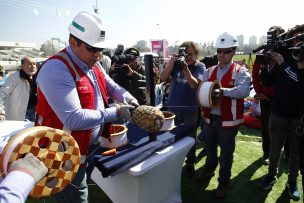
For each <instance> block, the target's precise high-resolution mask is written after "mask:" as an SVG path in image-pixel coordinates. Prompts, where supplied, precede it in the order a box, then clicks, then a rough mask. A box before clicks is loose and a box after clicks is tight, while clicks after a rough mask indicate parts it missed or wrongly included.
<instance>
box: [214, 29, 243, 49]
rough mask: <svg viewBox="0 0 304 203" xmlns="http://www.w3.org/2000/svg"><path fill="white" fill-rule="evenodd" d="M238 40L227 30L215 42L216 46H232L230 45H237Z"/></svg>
mask: <svg viewBox="0 0 304 203" xmlns="http://www.w3.org/2000/svg"><path fill="white" fill-rule="evenodd" d="M237 46H238V42H237V40H236V38H235V37H234V36H233V35H230V34H228V33H227V32H224V33H223V34H221V35H220V36H219V37H218V38H217V40H216V44H215V48H230V47H237Z"/></svg>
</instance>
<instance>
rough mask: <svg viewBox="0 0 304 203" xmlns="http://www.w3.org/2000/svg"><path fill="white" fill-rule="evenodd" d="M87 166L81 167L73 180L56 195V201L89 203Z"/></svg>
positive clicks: (59, 202)
mask: <svg viewBox="0 0 304 203" xmlns="http://www.w3.org/2000/svg"><path fill="white" fill-rule="evenodd" d="M86 180H87V175H86V168H85V167H80V168H79V170H78V172H77V173H76V176H75V177H74V179H73V181H72V182H71V183H70V184H69V185H68V186H67V187H66V188H64V190H62V191H61V192H59V193H56V194H55V195H54V199H55V202H57V203H66V202H73V203H74V202H75V203H88V196H89V193H88V185H87V182H86Z"/></svg>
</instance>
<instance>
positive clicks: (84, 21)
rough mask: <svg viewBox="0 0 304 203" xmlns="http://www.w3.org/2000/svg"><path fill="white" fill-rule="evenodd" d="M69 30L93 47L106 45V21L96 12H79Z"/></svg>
mask: <svg viewBox="0 0 304 203" xmlns="http://www.w3.org/2000/svg"><path fill="white" fill-rule="evenodd" d="M69 32H70V33H71V34H72V35H73V36H75V37H77V38H78V39H80V40H82V41H83V42H85V43H87V44H89V45H90V46H92V47H97V48H105V47H106V32H105V25H104V21H103V20H102V19H101V18H100V17H99V16H98V15H97V14H96V13H89V12H80V13H78V14H77V15H76V16H75V17H74V19H73V21H72V23H71V24H70V25H69Z"/></svg>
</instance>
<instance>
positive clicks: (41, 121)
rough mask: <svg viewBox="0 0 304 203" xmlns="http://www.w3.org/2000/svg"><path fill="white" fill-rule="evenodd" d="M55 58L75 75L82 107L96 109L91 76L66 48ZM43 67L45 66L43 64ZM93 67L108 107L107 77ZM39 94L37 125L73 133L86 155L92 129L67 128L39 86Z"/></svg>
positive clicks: (97, 68)
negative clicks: (74, 129)
mask: <svg viewBox="0 0 304 203" xmlns="http://www.w3.org/2000/svg"><path fill="white" fill-rule="evenodd" d="M53 59H57V60H60V61H61V62H63V63H64V64H65V66H66V67H67V68H68V70H69V71H70V73H71V75H72V76H73V78H74V80H75V83H76V87H77V92H78V96H79V100H80V104H81V107H82V108H83V109H94V101H95V94H94V86H93V84H92V83H91V80H90V79H89V77H88V76H87V75H86V74H84V73H83V71H82V70H81V69H80V67H79V66H78V65H77V64H76V63H74V61H73V60H72V59H71V57H70V56H69V54H68V53H67V52H66V50H65V49H64V50H62V51H60V52H59V53H57V54H56V55H54V56H52V57H50V58H49V59H48V60H53ZM41 68H43V66H42V67H41ZM92 69H93V71H94V73H95V76H96V79H97V82H98V85H99V88H100V92H101V94H102V97H103V100H104V105H105V107H108V100H107V91H106V81H105V77H104V75H103V73H102V71H100V69H99V67H98V66H97V65H96V64H95V65H94V66H93V68H92ZM37 95H38V104H37V107H36V113H37V115H36V121H35V125H36V126H49V127H52V128H57V129H62V130H64V131H67V132H69V133H71V135H72V136H73V137H74V138H75V140H76V141H77V143H78V145H79V148H80V153H81V155H86V154H87V153H88V147H89V143H90V139H91V134H92V129H88V130H77V131H69V130H68V129H66V128H65V126H64V125H63V123H62V122H61V121H60V119H59V118H58V117H57V115H56V113H55V112H54V111H53V109H52V108H51V107H50V105H49V104H48V102H47V100H46V98H45V96H44V95H43V93H42V91H41V90H40V89H39V86H38V90H37ZM103 131H107V130H105V128H104V130H103ZM106 133H109V132H106Z"/></svg>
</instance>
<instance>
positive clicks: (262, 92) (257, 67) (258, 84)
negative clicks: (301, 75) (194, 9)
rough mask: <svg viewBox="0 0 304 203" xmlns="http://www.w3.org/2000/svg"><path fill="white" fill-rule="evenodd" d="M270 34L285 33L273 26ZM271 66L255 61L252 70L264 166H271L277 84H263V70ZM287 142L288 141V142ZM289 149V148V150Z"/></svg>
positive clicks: (285, 149)
mask: <svg viewBox="0 0 304 203" xmlns="http://www.w3.org/2000/svg"><path fill="white" fill-rule="evenodd" d="M268 32H274V33H275V35H276V36H278V35H280V34H282V33H284V32H285V30H284V29H283V28H281V27H280V26H272V27H270V28H269V31H268ZM268 65H269V64H268V63H267V65H266V64H260V63H259V61H258V60H255V61H254V64H253V69H252V83H253V88H254V90H255V92H256V96H255V97H256V98H258V99H259V100H260V107H261V121H262V128H261V133H262V149H263V158H262V164H264V165H268V164H269V148H270V139H269V130H268V126H269V116H270V108H271V102H272V97H273V95H274V90H275V84H271V85H265V83H264V82H262V78H261V70H262V69H263V70H265V68H267V66H268ZM286 141H287V140H286ZM287 148H288V147H287ZM287 148H286V147H285V146H284V151H285V156H286V157H289V154H286V153H288V152H289V150H287ZM288 149H289V148H288Z"/></svg>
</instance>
